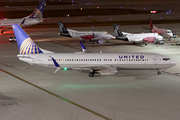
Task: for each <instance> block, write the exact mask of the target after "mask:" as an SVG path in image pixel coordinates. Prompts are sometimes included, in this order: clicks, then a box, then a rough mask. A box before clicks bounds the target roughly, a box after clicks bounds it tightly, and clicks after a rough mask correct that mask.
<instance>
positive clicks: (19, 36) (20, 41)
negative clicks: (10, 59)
mask: <svg viewBox="0 0 180 120" xmlns="http://www.w3.org/2000/svg"><path fill="white" fill-rule="evenodd" d="M12 28H13V30H14V34H15V37H16V41H17V45H18V48H19V53H20V54H42V53H43V52H42V51H41V50H40V48H39V47H38V46H37V45H36V44H35V43H34V42H33V41H32V39H31V38H30V37H29V36H28V35H27V34H26V32H25V31H24V30H23V29H22V28H21V27H20V26H19V25H18V24H12Z"/></svg>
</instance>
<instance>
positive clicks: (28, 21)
mask: <svg viewBox="0 0 180 120" xmlns="http://www.w3.org/2000/svg"><path fill="white" fill-rule="evenodd" d="M45 4H46V0H43V1H42V2H41V3H40V4H39V5H38V7H37V8H36V9H35V10H34V11H33V12H32V14H31V15H29V16H27V17H24V18H19V19H1V20H0V23H1V24H0V29H1V33H3V32H4V31H5V30H7V29H10V28H12V24H20V25H21V26H22V27H26V26H31V25H36V24H38V23H40V22H42V21H43V12H44V5H45Z"/></svg>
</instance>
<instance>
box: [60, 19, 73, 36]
mask: <svg viewBox="0 0 180 120" xmlns="http://www.w3.org/2000/svg"><path fill="white" fill-rule="evenodd" d="M58 25H59V31H60V35H63V36H68V37H71V35H70V34H69V32H68V30H67V29H66V27H65V26H64V24H63V23H62V22H61V21H59V22H58Z"/></svg>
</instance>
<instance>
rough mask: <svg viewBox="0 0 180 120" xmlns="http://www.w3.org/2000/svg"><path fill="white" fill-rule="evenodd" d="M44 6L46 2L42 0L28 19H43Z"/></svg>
mask: <svg viewBox="0 0 180 120" xmlns="http://www.w3.org/2000/svg"><path fill="white" fill-rule="evenodd" d="M44 5H46V0H43V1H42V2H41V3H40V4H39V5H38V6H37V8H36V9H35V10H34V11H33V13H32V14H31V15H30V16H29V18H38V19H42V18H43V12H44Z"/></svg>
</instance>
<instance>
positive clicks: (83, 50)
mask: <svg viewBox="0 0 180 120" xmlns="http://www.w3.org/2000/svg"><path fill="white" fill-rule="evenodd" d="M80 44H81V48H82V52H87V51H88V50H87V49H86V47H85V46H84V45H83V43H82V41H80Z"/></svg>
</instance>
